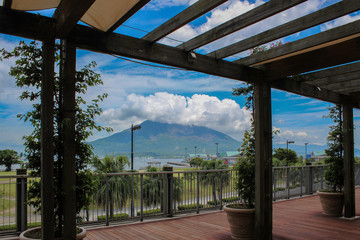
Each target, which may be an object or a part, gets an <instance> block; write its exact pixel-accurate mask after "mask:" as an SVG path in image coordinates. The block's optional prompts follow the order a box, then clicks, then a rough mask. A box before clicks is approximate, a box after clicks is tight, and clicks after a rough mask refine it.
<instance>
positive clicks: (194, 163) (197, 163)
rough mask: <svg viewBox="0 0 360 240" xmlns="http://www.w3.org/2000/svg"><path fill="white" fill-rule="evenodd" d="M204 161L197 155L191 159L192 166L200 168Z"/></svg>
mask: <svg viewBox="0 0 360 240" xmlns="http://www.w3.org/2000/svg"><path fill="white" fill-rule="evenodd" d="M203 161H204V159H202V158H201V157H195V158H193V159H191V160H190V166H191V167H196V168H199V167H200V166H201V163H202V162H203Z"/></svg>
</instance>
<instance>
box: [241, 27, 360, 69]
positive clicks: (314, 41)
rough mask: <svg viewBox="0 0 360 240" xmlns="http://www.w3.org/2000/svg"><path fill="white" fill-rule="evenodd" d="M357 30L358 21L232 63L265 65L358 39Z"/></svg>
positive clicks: (359, 34)
mask: <svg viewBox="0 0 360 240" xmlns="http://www.w3.org/2000/svg"><path fill="white" fill-rule="evenodd" d="M359 29H360V20H357V21H355V22H352V23H348V24H346V25H343V26H340V27H337V28H333V29H330V30H327V31H324V32H320V33H318V34H315V35H312V36H309V37H306V38H303V39H300V40H297V41H294V42H290V43H287V44H285V45H282V46H278V47H276V48H272V49H269V50H267V51H265V52H262V53H259V54H253V55H251V56H248V57H245V58H242V59H239V60H236V61H234V62H236V63H240V64H244V65H248V66H258V65H262V64H266V63H269V62H273V61H277V60H280V59H283V58H287V57H291V56H295V55H298V54H302V53H305V52H309V51H313V50H316V49H320V48H324V47H327V46H330V45H333V44H336V43H340V42H342V41H346V40H348V39H351V38H355V37H358V36H360V33H359Z"/></svg>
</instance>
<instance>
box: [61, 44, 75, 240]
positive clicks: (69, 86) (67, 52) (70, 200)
mask: <svg viewBox="0 0 360 240" xmlns="http://www.w3.org/2000/svg"><path fill="white" fill-rule="evenodd" d="M61 51H62V54H61V56H62V59H61V61H62V64H61V66H62V68H63V69H61V70H62V76H63V83H64V88H63V94H64V95H63V96H64V97H63V99H64V100H63V108H64V109H63V113H64V120H63V130H64V150H63V151H64V168H63V176H64V177H63V187H64V199H63V202H64V238H65V239H76V190H75V186H76V175H75V68H76V48H75V47H73V46H69V44H68V43H67V42H66V41H65V40H62V41H61Z"/></svg>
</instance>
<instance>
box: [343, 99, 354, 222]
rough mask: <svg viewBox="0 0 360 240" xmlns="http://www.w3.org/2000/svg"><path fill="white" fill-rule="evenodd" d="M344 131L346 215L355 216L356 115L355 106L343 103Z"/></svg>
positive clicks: (348, 216)
mask: <svg viewBox="0 0 360 240" xmlns="http://www.w3.org/2000/svg"><path fill="white" fill-rule="evenodd" d="M343 109H344V111H343V119H344V120H343V131H344V139H343V140H344V198H345V208H344V217H346V218H352V217H355V176H354V170H355V159H354V117H353V107H352V105H350V104H345V105H343Z"/></svg>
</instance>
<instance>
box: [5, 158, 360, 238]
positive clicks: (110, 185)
mask: <svg viewBox="0 0 360 240" xmlns="http://www.w3.org/2000/svg"><path fill="white" fill-rule="evenodd" d="M325 169H326V166H325V165H318V166H316V165H310V166H296V167H274V168H273V200H274V201H276V200H280V199H289V198H293V197H301V196H303V195H309V194H313V193H315V192H316V191H317V190H320V189H324V188H326V183H325V180H324V178H323V175H324V174H323V173H324V171H325ZM354 172H355V184H356V185H357V186H359V185H360V164H356V165H355V169H354ZM94 177H95V179H96V181H95V182H96V187H95V190H94V191H93V193H92V195H91V196H89V198H90V199H91V203H90V205H89V206H88V207H87V208H86V209H82V210H81V212H80V217H81V218H82V219H83V220H82V223H81V224H82V225H85V226H86V225H94V224H97V225H98V224H102V225H110V224H112V223H115V222H125V221H142V220H144V219H146V218H155V217H165V216H173V215H178V214H185V213H189V212H196V213H199V212H201V211H206V210H214V209H222V207H223V206H224V205H226V204H228V203H235V202H241V201H242V200H241V199H240V198H239V196H238V192H237V190H236V188H235V184H236V178H237V174H236V171H234V170H232V169H226V170H195V171H174V172H173V171H162V172H126V173H109V174H95V175H94ZM39 181H40V178H35V177H30V176H27V175H15V176H14V175H13V176H0V234H2V235H5V234H14V233H18V232H20V231H23V230H25V229H26V228H29V227H33V226H40V225H41V214H40V213H38V212H36V211H35V209H34V208H33V207H32V206H30V205H29V204H26V203H27V192H28V191H27V190H28V189H29V187H30V186H31V185H32V184H39Z"/></svg>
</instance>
